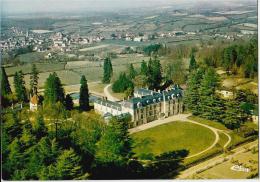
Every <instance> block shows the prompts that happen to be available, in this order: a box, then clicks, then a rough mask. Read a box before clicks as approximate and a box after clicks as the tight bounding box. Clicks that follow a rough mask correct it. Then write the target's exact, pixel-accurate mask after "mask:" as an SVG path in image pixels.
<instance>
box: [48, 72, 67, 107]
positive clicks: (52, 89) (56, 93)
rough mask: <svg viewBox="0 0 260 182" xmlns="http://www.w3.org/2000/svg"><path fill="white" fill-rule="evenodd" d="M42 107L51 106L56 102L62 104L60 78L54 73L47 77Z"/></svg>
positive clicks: (62, 93)
mask: <svg viewBox="0 0 260 182" xmlns="http://www.w3.org/2000/svg"><path fill="white" fill-rule="evenodd" d="M44 88H45V90H44V105H45V106H47V105H49V106H51V105H52V104H55V103H57V102H61V103H64V97H65V96H64V95H65V94H64V89H63V87H62V84H61V81H60V78H59V77H58V76H57V74H56V73H55V72H54V73H52V74H50V75H49V77H48V78H47V80H46V82H45V85H44Z"/></svg>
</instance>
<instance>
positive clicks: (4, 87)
mask: <svg viewBox="0 0 260 182" xmlns="http://www.w3.org/2000/svg"><path fill="white" fill-rule="evenodd" d="M0 79H1V106H3V107H6V106H8V105H9V101H8V99H7V98H8V95H10V94H12V91H11V88H10V84H9V81H8V77H7V75H6V72H5V69H4V68H3V67H1V78H0Z"/></svg>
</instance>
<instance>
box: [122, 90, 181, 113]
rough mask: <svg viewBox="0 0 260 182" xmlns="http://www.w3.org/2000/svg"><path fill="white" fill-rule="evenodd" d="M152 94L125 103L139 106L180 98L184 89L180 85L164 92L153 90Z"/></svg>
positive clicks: (125, 104)
mask: <svg viewBox="0 0 260 182" xmlns="http://www.w3.org/2000/svg"><path fill="white" fill-rule="evenodd" d="M151 93H152V94H150V95H146V96H143V97H134V98H131V99H129V100H127V101H125V102H124V103H123V105H124V106H125V107H131V108H134V109H135V108H137V107H144V106H147V105H150V104H153V103H158V102H162V101H164V100H165V101H168V100H173V99H178V98H181V97H182V96H183V91H182V89H181V88H180V87H179V86H178V85H174V86H173V87H172V88H171V89H168V90H164V91H162V92H154V91H151Z"/></svg>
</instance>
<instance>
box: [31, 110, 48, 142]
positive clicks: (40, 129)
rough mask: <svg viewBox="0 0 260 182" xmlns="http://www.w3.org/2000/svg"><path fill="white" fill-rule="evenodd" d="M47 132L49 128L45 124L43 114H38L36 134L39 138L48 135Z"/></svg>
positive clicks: (35, 127)
mask: <svg viewBox="0 0 260 182" xmlns="http://www.w3.org/2000/svg"><path fill="white" fill-rule="evenodd" d="M47 133H48V129H47V127H46V126H45V123H44V118H43V115H42V114H38V115H37V118H36V122H35V126H34V134H35V135H36V138H37V139H38V140H39V139H41V138H42V137H44V136H46V135H47Z"/></svg>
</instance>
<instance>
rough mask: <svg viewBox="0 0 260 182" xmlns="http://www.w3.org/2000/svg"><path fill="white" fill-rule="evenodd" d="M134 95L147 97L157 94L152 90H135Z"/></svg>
mask: <svg viewBox="0 0 260 182" xmlns="http://www.w3.org/2000/svg"><path fill="white" fill-rule="evenodd" d="M134 93H136V94H139V95H143V96H146V95H152V94H154V93H156V92H154V91H152V90H148V89H145V88H140V89H137V90H135V91H134Z"/></svg>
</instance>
